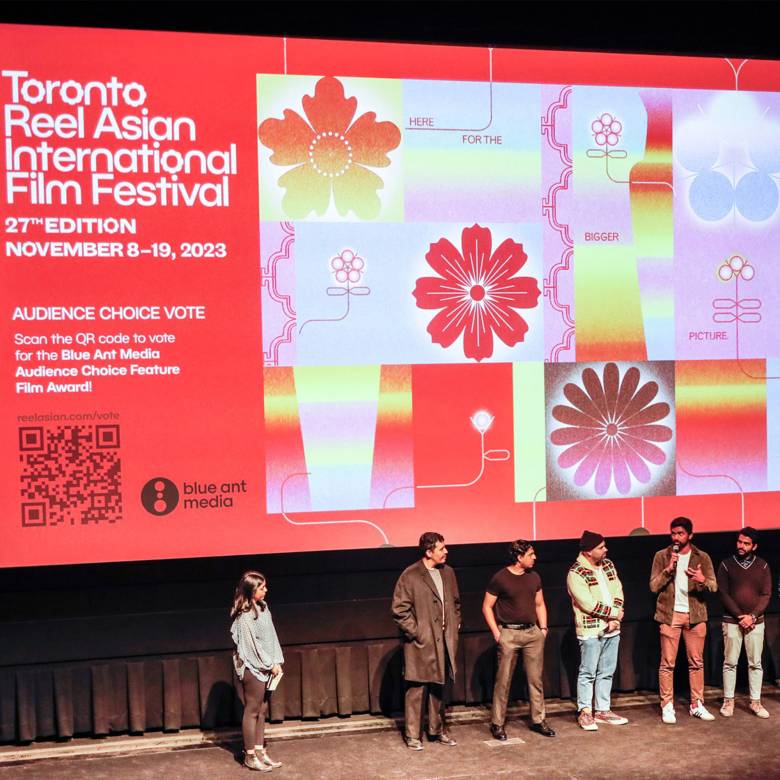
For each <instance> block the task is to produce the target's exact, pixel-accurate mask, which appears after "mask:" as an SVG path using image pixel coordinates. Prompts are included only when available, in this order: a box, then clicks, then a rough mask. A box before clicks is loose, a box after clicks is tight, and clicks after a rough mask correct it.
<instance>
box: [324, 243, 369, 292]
mask: <svg viewBox="0 0 780 780" xmlns="http://www.w3.org/2000/svg"><path fill="white" fill-rule="evenodd" d="M330 267H331V269H332V270H333V275H334V276H335V277H336V281H337V282H340V283H341V284H344V283H345V282H351V283H352V284H357V283H358V282H359V281H360V278H361V277H362V276H363V274H364V273H365V272H366V263H365V261H364V260H363V258H362V257H360V256H359V255H356V254H355V253H354V252H353V251H352V250H351V249H344V250H343V251H342V252H341V253H340V254H338V255H336V256H335V257H334V258H333V259H332V260H331V261H330Z"/></svg>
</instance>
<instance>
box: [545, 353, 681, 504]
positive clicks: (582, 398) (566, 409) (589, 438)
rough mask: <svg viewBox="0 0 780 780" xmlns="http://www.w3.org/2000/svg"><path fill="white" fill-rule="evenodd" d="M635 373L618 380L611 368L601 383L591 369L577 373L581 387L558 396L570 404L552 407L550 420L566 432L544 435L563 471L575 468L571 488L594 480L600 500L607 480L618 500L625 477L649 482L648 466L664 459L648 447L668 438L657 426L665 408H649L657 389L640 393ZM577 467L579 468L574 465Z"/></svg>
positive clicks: (648, 386) (650, 385)
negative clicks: (554, 447) (559, 449)
mask: <svg viewBox="0 0 780 780" xmlns="http://www.w3.org/2000/svg"><path fill="white" fill-rule="evenodd" d="M639 383H640V373H639V369H638V368H635V367H633V366H632V367H631V368H629V369H628V370H627V371H626V372H625V374H624V375H623V379H622V381H621V379H620V372H619V370H618V367H617V366H616V365H615V364H614V363H607V364H606V366H604V372H603V381H602V379H601V378H599V375H598V374H597V373H596V372H595V371H594V370H593V369H592V368H586V369H585V370H584V371H583V372H582V386H580V385H577V384H574V383H573V382H568V383H567V384H566V385H565V386H564V388H563V394H564V396H566V399H567V400H568V401H569V402H570V403H571V404H572V406H568V405H566V404H558V405H557V406H554V407H553V410H552V416H553V417H554V418H555V419H556V420H558V421H559V422H562V423H564V425H565V426H566V427H564V428H557V429H556V430H554V431H553V432H552V433H551V434H550V441H551V442H552V443H553V444H555V445H558V446H563V447H566V449H565V450H564V451H563V452H561V454H560V455H559V456H558V465H559V466H560V467H561V468H563V469H568V468H572V467H573V466H577V470H576V471H575V472H574V484H575V485H577V486H579V487H582V486H583V485H585V484H586V483H587V482H588V481H589V480H590V479H591V477H593V474H594V473H595V474H596V479H595V489H596V493H597V494H598V495H600V496H603V495H605V494H606V493H607V491H608V490H609V488H610V484H611V482H612V479H613V478H614V480H615V486H616V487H617V490H618V492H619V493H620V494H621V495H626V494H627V493H629V492H630V491H631V476H632V475H633V477H634V479H636V480H637V481H638V482H641V483H645V484H646V483H647V482H649V481H650V478H651V473H650V469H649V467H648V463H650V464H653V465H656V466H660V465H662V464H663V463H665V462H666V458H667V455H666V453H665V452H664V451H663V450H662V449H661V448H660V447H658V446H656V445H655V444H653V442H666V441H670V440H671V438H672V429H671V428H670V427H668V426H667V425H658V424H657V423H658V422H659V421H660V420H663V419H664V418H665V417H667V416H668V415H669V411H670V407H669V404H668V403H665V402H656V403H651V402H652V400H653V399H654V398H655V397H656V395H657V394H658V383H657V382H654V381H650V382H645V383H644V384H643V385H642V386H641V387H639ZM577 464H579V465H577Z"/></svg>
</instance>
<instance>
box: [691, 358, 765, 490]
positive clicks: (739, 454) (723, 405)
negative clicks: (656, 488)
mask: <svg viewBox="0 0 780 780" xmlns="http://www.w3.org/2000/svg"><path fill="white" fill-rule="evenodd" d="M746 371H747V372H749V373H750V374H753V375H755V376H758V377H762V376H765V375H766V362H765V361H764V360H743V361H741V362H738V361H736V360H721V361H678V362H677V364H676V395H677V492H678V494H681V495H684V494H699V493H740V492H743V491H744V492H747V491H760V490H766V487H767V390H766V383H765V381H763V380H760V379H758V380H757V379H753V378H751V377H749V376H748V375H747V374H746V373H745V372H746Z"/></svg>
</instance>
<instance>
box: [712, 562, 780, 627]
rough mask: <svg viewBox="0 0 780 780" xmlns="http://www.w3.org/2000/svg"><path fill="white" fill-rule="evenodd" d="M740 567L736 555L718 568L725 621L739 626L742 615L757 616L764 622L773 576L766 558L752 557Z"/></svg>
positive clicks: (758, 620)
mask: <svg viewBox="0 0 780 780" xmlns="http://www.w3.org/2000/svg"><path fill="white" fill-rule="evenodd" d="M742 563H745V564H746V566H743V565H742ZM742 563H740V559H739V558H737V556H736V555H732V556H731V557H730V558H726V560H725V561H722V562H721V564H720V566H718V575H717V577H718V593H720V598H721V601H722V602H723V621H724V622H725V623H738V622H739V616H740V615H755V616H756V622H758V623H763V622H764V612H766V608H767V607H768V606H769V599H770V597H771V595H772V574H771V573H770V571H769V565H768V564H767V562H766V561H765V560H764V559H763V558H759V557H758V556H757V555H752V556H750V557H749V558H745V559H743V560H742Z"/></svg>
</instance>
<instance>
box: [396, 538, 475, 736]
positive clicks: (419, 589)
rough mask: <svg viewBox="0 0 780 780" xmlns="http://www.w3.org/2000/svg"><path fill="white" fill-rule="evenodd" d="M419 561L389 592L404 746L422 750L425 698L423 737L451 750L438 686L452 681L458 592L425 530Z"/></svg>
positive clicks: (439, 543) (438, 541)
mask: <svg viewBox="0 0 780 780" xmlns="http://www.w3.org/2000/svg"><path fill="white" fill-rule="evenodd" d="M420 552H421V553H422V558H421V559H420V560H419V561H417V563H414V564H412V565H411V566H409V567H408V568H406V569H405V570H404V571H403V573H402V574H401V576H400V577H399V578H398V582H397V583H396V585H395V591H394V593H393V606H392V611H393V620H395V622H396V625H397V626H398V628H400V629H401V632H402V634H403V645H404V679H405V680H406V696H405V702H404V717H405V721H406V724H405V738H406V744H407V745H408V746H409V747H410V748H411V749H412V750H422V741H421V736H422V721H423V713H424V709H425V698H426V696H425V694H426V692H427V699H428V736H429V738H430V740H431V741H432V742H438V743H439V744H442V745H449V746H455V745H456V744H457V743H456V742H455V740H454V739H452V738H451V737H450V736H449V734H448V733H447V731H446V730H445V724H444V685H445V683H446V681H447V678H448V677H451V678H453V679H454V677H455V656H456V653H457V650H458V630H459V629H460V593H459V591H458V581H457V580H456V579H455V572H454V571H453V570H452V569H451V568H450V567H449V566H447V565H446V563H445V562H446V560H447V548H446V547H445V546H444V537H443V536H442V535H441V534H439V533H436V532H435V531H427V532H426V533H424V534H423V535H422V536H421V537H420Z"/></svg>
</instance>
